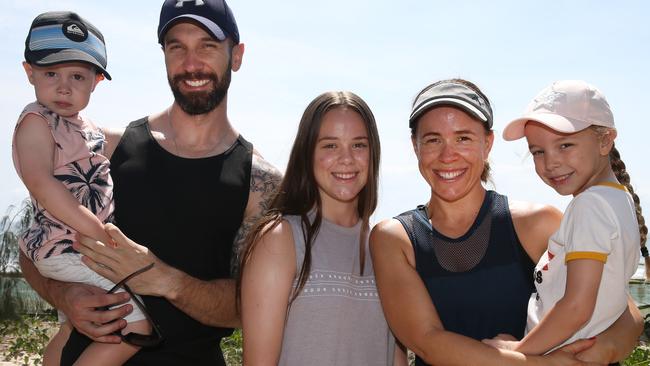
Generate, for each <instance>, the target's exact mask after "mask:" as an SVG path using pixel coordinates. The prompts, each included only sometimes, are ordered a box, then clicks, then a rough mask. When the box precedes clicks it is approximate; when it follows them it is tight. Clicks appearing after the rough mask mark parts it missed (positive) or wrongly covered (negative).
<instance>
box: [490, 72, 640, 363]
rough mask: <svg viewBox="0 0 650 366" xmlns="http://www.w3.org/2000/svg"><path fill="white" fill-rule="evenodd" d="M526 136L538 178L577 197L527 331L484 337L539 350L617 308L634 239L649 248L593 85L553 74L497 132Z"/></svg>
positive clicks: (610, 318) (553, 244) (552, 246)
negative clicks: (514, 338) (554, 79)
mask: <svg viewBox="0 0 650 366" xmlns="http://www.w3.org/2000/svg"><path fill="white" fill-rule="evenodd" d="M524 136H525V137H526V139H527V140H528V146H529V149H530V153H531V154H532V155H533V160H534V163H535V171H536V172H537V174H538V175H539V177H540V178H541V179H542V180H543V181H544V183H546V184H548V185H549V186H551V187H552V188H553V189H555V190H556V191H557V192H558V193H559V194H561V195H573V197H574V198H573V200H572V201H571V202H570V203H569V206H568V207H567V209H566V212H565V214H564V217H563V219H562V223H561V225H560V229H559V230H558V231H557V232H556V233H555V234H553V236H551V238H550V239H549V243H548V250H547V251H546V253H544V255H543V256H542V259H541V260H540V261H539V263H538V264H537V266H536V268H535V272H534V280H535V286H536V288H537V293H533V295H532V296H531V299H530V302H529V306H528V325H527V334H526V336H525V337H524V338H523V339H522V340H521V341H512V340H507V339H506V338H507V337H499V339H494V340H489V341H486V343H489V344H491V345H493V346H496V347H499V348H506V349H513V350H516V351H520V352H523V353H527V354H543V353H546V352H548V351H550V350H552V349H554V348H556V347H559V346H561V345H563V344H566V343H569V342H572V341H574V340H577V339H580V338H590V337H593V336H596V335H597V334H599V333H600V332H602V331H603V330H605V329H606V328H607V327H608V326H609V325H611V324H612V323H613V322H614V321H615V320H616V319H617V318H618V317H619V316H620V315H621V313H622V312H623V310H624V309H625V308H626V307H627V288H628V281H629V279H630V277H631V276H632V275H633V274H634V272H635V271H636V267H637V264H638V262H639V244H641V248H642V249H641V252H642V253H643V254H644V256H645V257H647V250H646V249H645V241H646V237H647V232H648V231H647V228H646V226H645V224H644V219H643V216H641V207H640V206H639V198H638V196H637V195H636V194H634V190H633V189H632V186H631V185H630V177H629V175H628V174H627V172H626V171H625V164H624V163H623V161H622V160H621V159H620V155H619V153H618V151H617V150H616V148H615V147H614V139H615V138H616V129H615V128H614V118H613V116H612V112H611V111H610V108H609V104H608V103H607V101H606V100H605V97H604V95H602V94H601V93H600V91H599V90H598V89H596V88H595V87H593V86H591V85H589V84H587V83H585V82H583V81H574V80H566V81H558V82H555V83H553V84H552V85H551V86H549V87H547V88H546V89H544V90H542V92H540V94H538V95H537V96H536V97H535V99H534V100H533V101H532V102H531V103H530V104H529V106H528V109H527V111H526V113H525V115H524V116H523V117H521V118H518V119H516V120H514V121H512V122H511V123H510V124H508V126H507V127H506V128H505V130H504V132H503V137H504V139H506V140H516V139H519V138H521V137H524Z"/></svg>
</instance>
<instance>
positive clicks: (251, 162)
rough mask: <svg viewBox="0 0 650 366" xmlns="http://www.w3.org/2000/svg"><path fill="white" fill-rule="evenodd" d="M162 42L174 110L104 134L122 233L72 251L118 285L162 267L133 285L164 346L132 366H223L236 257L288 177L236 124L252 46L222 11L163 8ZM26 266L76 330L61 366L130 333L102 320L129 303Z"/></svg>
mask: <svg viewBox="0 0 650 366" xmlns="http://www.w3.org/2000/svg"><path fill="white" fill-rule="evenodd" d="M158 39H159V42H160V44H161V46H162V50H163V53H164V56H165V65H166V69H167V78H168V80H169V85H170V87H171V90H172V92H173V94H174V103H173V104H172V105H171V106H170V107H169V108H167V109H165V110H164V111H162V112H159V113H155V114H152V115H150V116H148V117H145V118H142V119H140V120H137V121H134V122H132V123H130V124H129V125H128V127H127V128H126V129H125V130H123V131H105V133H106V138H107V144H106V149H105V152H104V153H105V155H107V157H109V158H110V159H111V175H112V177H113V180H114V199H115V207H116V209H115V224H116V225H117V226H112V225H110V224H109V225H107V232H108V233H109V235H111V237H112V238H113V239H114V240H115V245H114V246H113V245H103V244H102V243H100V242H96V241H95V240H93V239H91V238H81V242H82V243H83V245H79V244H75V249H77V250H78V251H79V252H81V253H82V254H83V255H84V263H86V264H87V265H88V266H89V267H90V268H91V269H93V270H95V271H96V272H98V273H99V274H101V275H103V276H104V277H106V278H108V279H110V280H111V281H113V282H118V281H120V280H121V279H123V278H124V277H125V276H127V275H129V274H131V273H133V272H135V271H136V270H138V269H140V268H143V267H146V266H147V265H149V264H151V263H154V266H153V268H151V269H150V270H148V271H146V272H144V273H142V274H139V275H138V276H136V277H134V278H132V279H130V280H129V282H128V285H129V287H130V288H131V289H132V290H133V291H134V292H136V293H138V294H141V295H145V296H143V300H144V303H145V305H146V309H147V312H148V313H149V315H150V316H151V319H152V321H153V322H154V323H155V324H156V325H157V326H158V328H159V329H160V332H161V333H162V336H163V338H164V341H163V342H162V344H161V345H159V346H157V347H154V348H143V349H141V350H140V351H139V352H138V353H137V354H136V355H135V356H134V357H132V358H131V359H130V360H129V361H128V363H127V365H154V364H156V365H224V361H223V356H222V354H221V350H220V349H219V341H220V339H221V338H222V337H224V336H227V335H229V334H230V333H231V332H232V328H233V327H238V326H239V324H240V321H239V318H238V315H237V311H236V306H235V280H234V279H232V274H233V273H234V272H236V266H235V265H233V264H235V263H237V258H236V253H238V247H239V244H240V243H241V242H242V241H243V238H244V236H245V235H246V232H247V229H248V228H249V227H250V226H251V225H252V223H253V222H254V221H255V219H256V218H257V217H259V216H260V215H261V214H262V213H263V210H264V208H265V207H266V205H267V202H268V201H269V200H270V198H271V195H272V193H273V192H274V190H275V187H276V186H277V184H278V182H279V180H280V174H279V172H278V171H277V170H276V169H275V168H273V167H272V166H271V165H269V164H268V163H266V162H265V161H264V159H263V158H262V157H261V156H260V155H259V154H258V153H257V152H256V151H254V150H253V147H252V145H251V144H250V143H249V142H248V141H246V140H245V139H244V138H243V137H242V136H241V135H240V134H239V133H238V132H237V131H236V130H235V129H234V128H233V126H232V125H231V123H230V121H229V119H228V115H227V94H228V87H229V85H230V74H231V72H232V71H237V70H239V68H240V66H241V64H242V58H243V55H244V45H243V44H242V43H240V41H239V31H238V29H237V24H236V22H235V18H234V17H233V15H232V12H231V10H230V8H229V7H228V5H227V4H226V3H225V1H224V0H201V1H187V0H185V1H177V0H167V1H165V3H164V4H163V7H162V10H161V14H160V24H159V26H158ZM118 227H119V229H118ZM136 242H137V243H141V244H143V245H139V244H136ZM23 259H24V258H23ZM231 262H232V263H233V264H231ZM21 265H22V268H23V272H24V274H25V277H26V278H27V280H28V281H29V283H30V284H31V285H32V287H34V288H35V289H36V290H37V292H38V293H39V294H41V296H43V297H44V298H45V299H46V300H48V301H49V302H50V303H51V304H53V305H54V306H55V307H56V308H58V309H59V310H61V311H63V312H64V313H65V314H66V315H67V317H68V319H69V320H70V322H71V324H72V325H74V327H75V329H76V330H77V332H76V333H73V336H71V337H70V340H69V341H68V344H67V345H66V347H65V349H64V354H63V357H62V360H63V362H62V363H63V364H67V363H72V362H74V360H75V359H76V356H77V355H78V353H79V350H80V349H81V350H82V349H83V347H84V346H85V344H87V342H88V340H89V339H90V340H93V341H99V342H112V343H115V342H120V341H121V338H122V337H120V336H118V335H114V334H113V332H115V331H117V330H119V329H121V328H123V327H124V326H125V325H126V322H125V321H124V320H123V319H122V317H123V316H124V315H125V314H127V313H128V312H130V311H131V307H130V305H123V306H121V307H116V308H113V309H111V310H106V311H102V310H100V309H101V308H102V307H106V306H108V305H112V304H116V303H121V302H124V301H125V300H126V299H128V295H127V294H126V293H124V292H122V293H116V294H105V291H104V290H102V289H98V288H94V287H92V286H88V285H82V284H73V283H63V282H58V281H55V280H51V279H47V278H44V277H42V276H40V275H39V274H38V272H37V271H36V270H35V269H34V268H33V265H32V263H31V262H30V261H27V260H21ZM84 338H85V339H84ZM98 362H99V360H98ZM98 364H99V363H98Z"/></svg>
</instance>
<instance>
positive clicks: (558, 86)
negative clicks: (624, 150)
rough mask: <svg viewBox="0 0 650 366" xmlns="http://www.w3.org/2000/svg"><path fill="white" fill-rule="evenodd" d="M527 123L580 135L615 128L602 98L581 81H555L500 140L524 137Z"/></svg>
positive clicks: (594, 89)
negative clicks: (596, 128)
mask: <svg viewBox="0 0 650 366" xmlns="http://www.w3.org/2000/svg"><path fill="white" fill-rule="evenodd" d="M528 121H535V122H539V123H541V124H544V125H546V126H548V127H550V128H552V129H553V130H555V131H558V132H563V133H574V132H578V131H582V130H584V129H585V128H587V127H589V126H592V125H596V126H604V127H609V128H614V116H613V115H612V111H611V109H610V108H609V104H608V103H607V99H605V95H603V93H601V92H600V90H598V89H596V87H594V86H593V85H590V84H588V83H586V82H584V81H582V80H561V81H556V82H554V83H553V84H551V85H550V86H548V87H546V88H544V89H543V90H542V91H541V92H539V94H537V96H536V97H535V98H534V99H533V101H532V102H530V103H529V104H528V107H527V108H526V111H525V112H524V115H523V116H522V117H520V118H517V119H515V120H513V121H512V122H510V123H508V125H507V126H506V128H505V129H504V130H503V139H504V140H507V141H512V140H517V139H520V138H522V137H524V127H525V126H526V123H527V122H528Z"/></svg>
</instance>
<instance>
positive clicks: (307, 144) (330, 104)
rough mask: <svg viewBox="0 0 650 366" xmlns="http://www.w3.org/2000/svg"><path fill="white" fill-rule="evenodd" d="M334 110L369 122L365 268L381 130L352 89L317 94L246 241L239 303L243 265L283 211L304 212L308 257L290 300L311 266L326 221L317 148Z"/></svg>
mask: <svg viewBox="0 0 650 366" xmlns="http://www.w3.org/2000/svg"><path fill="white" fill-rule="evenodd" d="M335 108H346V109H349V110H353V111H355V112H356V113H358V114H359V115H360V116H361V118H362V119H363V121H364V122H365V125H366V130H367V133H368V142H369V155H370V156H369V160H370V161H369V166H368V180H367V183H366V185H365V187H364V188H363V189H362V190H361V192H359V196H358V201H357V211H358V214H359V218H360V220H362V226H361V227H362V230H361V236H360V240H361V245H360V257H359V258H360V262H361V263H360V268H361V274H363V270H364V266H365V247H366V245H365V244H366V243H365V241H366V238H367V234H368V230H369V220H370V215H372V213H373V212H374V211H375V208H376V207H377V190H378V189H377V186H378V175H379V156H380V145H379V133H378V132H377V125H376V123H375V117H374V116H373V114H372V111H371V110H370V108H369V107H368V105H367V104H366V103H365V102H364V101H363V99H361V98H360V97H359V96H357V95H356V94H354V93H352V92H347V91H337V92H326V93H323V94H321V95H319V96H318V97H316V98H315V99H314V100H313V101H312V102H311V103H309V105H308V106H307V109H305V112H304V113H303V115H302V118H301V120H300V125H299V126H298V132H297V134H296V138H295V140H294V143H293V148H292V149H291V154H290V156H289V161H288V162H287V169H286V172H285V174H284V178H283V179H282V182H281V183H280V187H279V189H278V192H277V193H276V195H275V197H274V198H273V201H272V202H271V205H270V207H269V209H268V211H267V212H266V214H264V215H263V216H262V218H261V219H260V220H259V221H258V222H257V223H256V224H255V225H254V226H253V228H252V230H251V231H250V232H249V234H248V236H247V237H246V240H245V243H244V249H243V252H242V255H241V263H240V271H239V276H238V278H237V305H238V309H239V305H240V300H241V279H242V275H243V273H244V270H245V267H246V264H247V262H248V261H249V259H250V258H251V255H252V253H253V252H254V250H255V248H256V246H257V243H259V241H260V238H261V237H262V236H263V235H264V234H265V233H267V232H268V231H270V230H272V229H273V228H275V227H276V226H277V225H278V224H280V222H281V221H282V218H283V217H284V216H285V215H295V216H300V218H301V222H302V229H303V230H302V234H303V239H304V242H305V258H304V260H303V263H302V266H301V268H300V270H299V271H298V281H297V285H296V287H295V288H294V290H293V293H292V296H291V301H290V302H289V304H291V303H292V302H293V301H294V300H295V299H296V297H297V296H298V294H299V293H300V291H301V290H302V288H303V287H304V286H305V283H306V282H307V279H308V278H309V272H310V270H311V247H312V245H313V242H314V238H315V237H316V235H317V233H318V229H319V228H320V225H321V222H322V218H323V216H322V207H321V206H322V204H321V198H320V195H319V190H318V184H317V183H316V178H315V176H314V152H315V149H316V143H317V139H318V134H319V132H320V127H321V124H322V120H323V117H324V116H325V114H326V113H327V112H329V111H330V110H333V109H335ZM312 209H314V211H315V216H314V218H313V220H310V219H309V217H308V213H309V212H310V211H311V210H312Z"/></svg>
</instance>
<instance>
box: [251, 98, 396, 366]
mask: <svg viewBox="0 0 650 366" xmlns="http://www.w3.org/2000/svg"><path fill="white" fill-rule="evenodd" d="M378 173H379V136H378V133H377V127H376V125H375V119H374V117H373V115H372V112H371V111H370V109H369V108H368V106H367V105H366V103H365V102H364V101H363V100H362V99H361V98H359V97H358V96H356V95H355V94H353V93H350V92H329V93H324V94H322V95H320V96H318V97H317V98H316V99H314V100H313V101H312V102H311V103H310V104H309V106H308V107H307V109H306V110H305V113H304V114H303V117H302V120H301V121H300V126H299V127H298V134H297V135H296V139H295V142H294V145H293V149H292V151H291V156H290V158H289V162H288V164H287V170H286V174H285V176H284V179H283V180H282V184H281V186H280V190H279V193H278V194H277V196H276V197H275V199H274V200H273V203H272V205H271V208H270V209H269V214H268V215H267V216H266V217H265V218H264V219H263V220H261V222H259V223H258V224H257V226H256V228H255V229H254V230H253V231H252V232H251V235H250V236H249V241H248V243H249V244H248V246H247V248H246V250H245V252H244V255H243V257H242V267H241V268H242V270H241V273H242V278H241V310H242V323H243V334H244V364H245V365H285V366H292V365H311V366H318V365H323V366H326V365H327V366H333V365H393V362H394V361H397V360H399V361H398V362H397V363H396V365H405V364H406V363H405V362H406V357H405V355H404V353H403V352H401V351H399V350H398V349H396V348H395V340H394V338H393V336H392V334H391V332H390V329H389V328H388V325H387V324H386V320H385V319H384V315H383V312H382V309H381V304H380V303H379V297H378V296H377V289H376V287H375V276H374V273H373V269H372V264H371V261H370V257H369V253H368V246H367V245H368V240H367V239H368V232H369V227H368V220H369V218H370V215H371V214H372V212H373V211H374V209H375V206H376V205H377V180H378V179H377V177H378Z"/></svg>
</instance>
